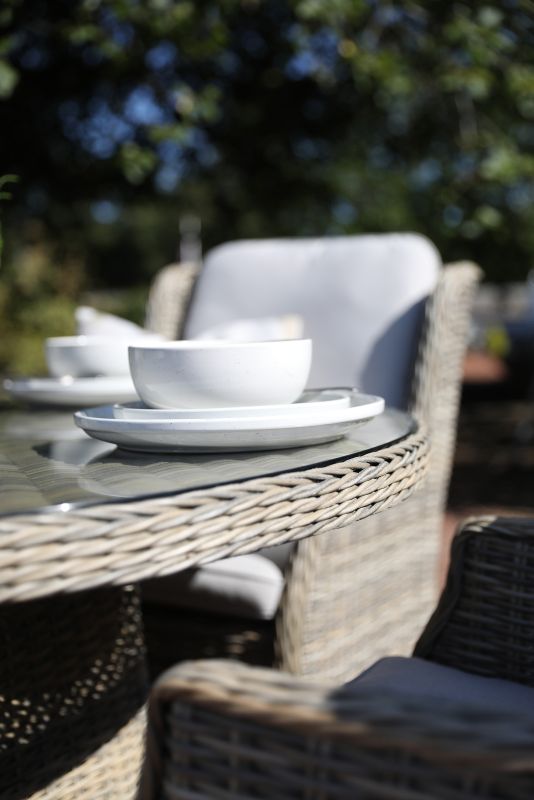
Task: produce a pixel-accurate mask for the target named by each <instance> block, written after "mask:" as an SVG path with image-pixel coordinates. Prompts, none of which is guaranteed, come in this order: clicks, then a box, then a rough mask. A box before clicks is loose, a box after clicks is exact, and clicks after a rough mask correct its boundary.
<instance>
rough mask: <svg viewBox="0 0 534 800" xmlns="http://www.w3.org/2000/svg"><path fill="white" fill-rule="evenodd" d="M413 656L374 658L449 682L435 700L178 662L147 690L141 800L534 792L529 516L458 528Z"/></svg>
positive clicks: (533, 562) (405, 799)
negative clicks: (446, 576)
mask: <svg viewBox="0 0 534 800" xmlns="http://www.w3.org/2000/svg"><path fill="white" fill-rule="evenodd" d="M415 655H417V656H418V658H407V659H385V662H396V661H398V662H403V666H404V669H405V671H406V669H408V671H410V670H411V669H413V668H414V667H416V668H417V666H418V665H419V666H420V665H424V667H425V669H427V670H428V669H429V670H430V671H431V672H432V671H436V670H437V671H438V672H441V671H442V672H444V673H445V674H447V675H448V676H449V678H451V676H452V683H451V685H450V686H449V689H448V697H447V699H446V700H445V699H444V697H443V694H442V688H441V687H440V686H439V685H437V686H433V687H430V688H429V687H428V686H427V687H426V689H424V690H423V691H421V690H420V687H419V691H418V687H413V686H412V688H411V689H410V690H407V689H406V687H401V686H399V685H398V683H397V682H396V681H390V682H389V689H385V688H384V685H382V686H380V685H377V684H375V685H373V684H372V683H370V682H369V676H370V675H372V672H373V670H370V671H369V672H368V673H367V677H366V674H364V675H363V676H361V678H360V679H357V680H356V681H354V682H353V683H352V684H349V685H348V686H345V687H342V688H335V687H333V686H331V685H330V686H324V685H321V684H318V683H311V682H309V681H304V680H302V679H300V678H295V677H292V676H289V675H287V674H283V673H280V672H275V671H272V670H265V669H258V668H254V667H250V666H245V665H242V664H236V663H231V662H223V661H205V662H190V663H185V664H182V665H181V666H179V667H177V668H175V669H174V670H171V671H169V672H168V673H166V674H165V675H164V676H162V677H161V678H160V680H159V682H158V683H157V685H156V687H155V688H154V690H153V693H152V701H151V707H150V712H149V719H150V723H149V746H150V750H149V754H150V756H149V760H148V762H147V769H146V774H145V786H144V789H145V792H144V795H143V796H144V798H145V800H149V799H153V798H156V797H157V798H158V800H170V798H173V800H179V799H180V798H183V800H185V798H187V800H194V799H195V798H205V797H210V798H221V799H222V798H230V797H231V798H232V799H233V800H238V799H239V798H247V800H251V798H255V797H257V798H260V797H261V798H271V797H272V798H277V800H286V799H287V800H289V798H291V800H296V799H297V798H302V799H303V800H304V798H306V799H307V800H310V798H321V800H337V798H339V800H341V798H351V799H352V798H356V797H357V798H359V799H361V800H371V798H375V799H376V798H388V800H395V798H396V799H397V800H424V799H425V800H426V798H433V800H467V798H482V797H484V798H493V799H494V800H497V798H499V799H500V800H503V798H507V800H527V798H529V799H530V798H532V797H534V520H521V519H515V520H504V519H491V520H490V519H485V520H478V521H470V522H468V523H467V524H466V525H465V527H464V528H463V530H461V531H460V533H459V534H458V535H457V537H456V539H455V541H454V543H453V558H452V566H451V568H450V571H449V579H448V584H447V587H446V589H445V591H444V593H443V595H442V598H441V601H440V603H439V605H438V608H437V610H436V612H435V613H434V615H433V617H432V618H431V620H430V622H429V624H428V625H427V627H426V629H425V631H424V633H423V635H422V636H421V638H420V640H419V642H418V644H417V647H416V650H415ZM443 665H447V666H443ZM438 684H439V682H438ZM466 686H467V694H466ZM473 692H479V693H481V694H479V697H478V699H477V698H476V697H475V696H474V695H473ZM510 698H511V699H510Z"/></svg>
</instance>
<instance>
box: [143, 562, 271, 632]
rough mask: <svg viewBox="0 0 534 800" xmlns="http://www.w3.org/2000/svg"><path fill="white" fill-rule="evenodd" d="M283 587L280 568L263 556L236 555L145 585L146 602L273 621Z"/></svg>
mask: <svg viewBox="0 0 534 800" xmlns="http://www.w3.org/2000/svg"><path fill="white" fill-rule="evenodd" d="M283 585H284V579H283V575H282V572H281V570H280V568H279V567H278V566H277V565H276V564H275V563H274V561H272V560H270V559H268V558H264V557H263V556H261V555H256V554H254V555H249V556H235V557H234V558H229V559H226V560H224V561H217V562H214V563H213V564H206V565H205V566H203V567H199V568H198V569H190V570H186V571H184V572H179V573H177V574H176V575H169V576H167V577H165V578H157V579H155V580H151V581H146V582H145V583H144V584H143V587H142V588H143V599H144V601H145V602H148V603H153V604H157V605H164V606H166V607H167V608H171V607H172V608H179V609H183V608H193V609H195V610H197V611H209V612H212V613H215V614H222V615H226V616H235V617H244V618H246V619H259V620H270V619H272V618H273V617H274V615H275V614H276V611H277V609H278V605H279V603H280V597H281V594H282V589H283Z"/></svg>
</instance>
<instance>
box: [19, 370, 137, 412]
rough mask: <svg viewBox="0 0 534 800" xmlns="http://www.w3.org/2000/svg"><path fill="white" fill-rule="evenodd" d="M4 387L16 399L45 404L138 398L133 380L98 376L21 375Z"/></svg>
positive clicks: (76, 404)
mask: <svg viewBox="0 0 534 800" xmlns="http://www.w3.org/2000/svg"><path fill="white" fill-rule="evenodd" d="M3 386H4V389H5V390H6V392H8V393H9V394H10V395H11V396H12V397H14V398H15V399H16V400H23V401H24V402H26V403H32V404H35V405H43V406H44V405H46V406H64V407H67V408H79V407H80V406H86V405H88V404H90V403H94V404H95V405H97V404H99V403H100V404H102V403H127V402H128V401H130V400H135V399H138V394H137V392H136V391H135V388H134V385H133V383H132V379H131V378H130V376H129V375H126V376H124V377H122V376H121V377H116V378H114V377H108V376H98V377H95V378H21V379H20V380H9V379H8V380H5V381H4V384H3Z"/></svg>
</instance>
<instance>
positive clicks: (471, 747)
mask: <svg viewBox="0 0 534 800" xmlns="http://www.w3.org/2000/svg"><path fill="white" fill-rule="evenodd" d="M466 723H468V724H466ZM148 724H149V727H148V749H147V752H148V757H147V762H146V765H145V766H146V768H145V773H144V776H143V792H142V797H143V798H145V800H155V798H156V797H157V798H171V797H182V796H183V797H186V796H187V797H199V798H200V797H223V796H224V797H228V798H230V797H232V798H235V799H236V800H238V798H247V799H248V798H252V797H262V798H267V797H272V798H275V797H276V798H286V797H288V798H289V797H304V796H308V795H307V794H305V791H304V790H305V789H306V788H307V789H308V791H310V792H311V791H312V789H314V790H315V791H317V792H318V789H319V784H320V788H324V794H321V797H323V796H324V797H325V798H326V797H327V798H329V800H330V798H338V797H339V798H348V797H354V796H360V795H359V794H357V789H358V788H361V789H364V788H367V789H369V788H370V787H371V786H372V787H373V789H374V793H373V792H371V793H370V794H369V795H367V794H365V796H366V797H367V796H369V797H371V796H372V797H375V796H376V797H378V796H380V797H386V796H387V797H392V798H393V797H399V798H400V797H403V798H407V799H408V798H410V799H411V798H412V797H414V798H415V797H416V796H417V797H423V796H432V797H435V798H437V797H441V794H438V793H434V792H432V791H431V786H433V783H430V782H429V787H427V788H428V794H424V795H423V794H421V795H419V794H417V795H415V794H414V795H412V794H404V793H402V794H396V793H395V792H393V791H392V792H391V793H390V794H388V793H387V792H385V786H384V783H385V784H387V785H389V784H388V783H387V782H388V781H389V780H391V781H393V783H392V787H393V786H397V787H398V786H401V785H403V786H404V785H412V784H410V783H406V784H404V783H402V780H406V781H408V782H409V781H410V780H413V779H414V774H415V775H418V773H419V770H420V771H421V774H422V775H423V778H425V775H426V774H428V773H429V771H430V773H431V774H432V780H434V779H437V782H438V784H439V782H440V781H441V779H443V782H444V783H445V782H447V781H450V780H451V775H453V776H454V775H455V774H456V773H457V777H458V780H459V781H461V780H464V779H466V775H467V774H468V780H469V781H472V780H473V773H474V771H475V772H476V771H477V770H480V772H479V774H481V773H482V770H483V772H484V775H485V776H487V774H488V772H490V773H491V774H492V775H493V776H496V775H498V773H501V778H502V773H503V772H504V773H506V780H507V781H509V780H510V775H509V771H510V770H514V769H518V768H519V769H520V770H522V771H523V776H522V780H523V779H524V778H525V773H529V772H530V773H531V774H530V775H529V776H528V780H529V781H530V783H529V786H530V787H531V789H532V790H534V758H533V757H532V751H533V746H534V722H533V720H532V715H531V716H530V720H528V719H527V718H525V719H524V720H522V719H520V720H518V718H517V715H512V714H510V715H508V714H507V713H504V712H503V713H502V714H501V713H499V714H497V713H496V712H495V710H493V711H492V712H489V711H488V713H487V714H486V713H483V712H481V711H480V709H479V710H478V711H477V714H476V718H473V714H472V709H467V708H465V707H462V706H461V705H459V704H457V705H455V704H447V705H446V707H444V704H443V702H439V703H438V702H437V701H435V700H434V701H432V700H429V698H428V697H424V698H418V697H416V696H414V695H411V696H407V695H400V694H398V693H391V694H389V695H385V694H384V692H383V691H380V692H377V691H373V690H372V689H371V690H370V689H369V687H366V688H363V687H357V686H354V685H352V686H350V685H349V686H345V687H334V686H332V685H329V686H325V685H323V684H321V685H319V684H313V683H311V682H309V681H305V680H302V679H299V678H296V677H294V676H291V675H288V674H285V673H281V672H278V671H275V670H268V669H260V668H256V667H250V666H247V665H244V664H240V663H236V662H230V661H213V660H212V661H193V662H184V663H183V664H181V665H180V666H178V667H175V668H173V669H172V670H169V671H168V672H166V673H164V675H162V676H161V677H160V679H159V680H158V682H157V683H156V685H155V686H154V688H153V690H152V693H151V699H150V704H149V723H148ZM421 765H422V766H421ZM451 770H452V772H451ZM455 771H456V772H455ZM399 775H401V776H402V779H401V778H399ZM384 776H385V777H384ZM439 776H441V778H440V777H439ZM399 781H400V782H399ZM321 782H322V783H321ZM260 783H261V792H260V793H258V794H256V793H255V789H254V786H255V785H259V784H260ZM271 783H272V789H271ZM425 785H426V784H425ZM177 786H179V787H180V789H181V790H182V791H183V792H184V793H183V794H180V793H179V791H178V793H173V791H172V788H171V787H174V792H176V787H177ZM380 787H382V794H380V793H377V788H378V789H380ZM224 789H225V790H226V791H227V792H228V794H225V793H224ZM449 789H450V787H449ZM449 789H448V790H447V791H449ZM187 790H189V791H190V794H188V793H187ZM269 790H270V791H271V792H272V793H269ZM219 791H220V792H221V793H219ZM284 791H287V795H286V794H285V793H284ZM291 791H295V793H294V794H292V793H291ZM350 791H353V792H354V794H350ZM196 792H198V794H197V793H196ZM298 792H302V793H298ZM319 794H320V793H319V792H318V793H317V795H314V796H319ZM310 796H311V794H310ZM445 796H446V797H452V794H447V795H444V797H445ZM454 796H455V797H458V798H460V797H462V798H463V797H464V796H465V797H468V796H469V797H470V796H471V795H468V794H466V795H463V794H458V795H456V794H455V795H454ZM477 796H478V795H477ZM492 796H493V795H492ZM506 796H509V797H512V796H514V797H515V795H511V794H509V795H506ZM525 796H526V795H525Z"/></svg>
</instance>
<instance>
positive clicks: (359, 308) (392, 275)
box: [185, 233, 441, 408]
mask: <svg viewBox="0 0 534 800" xmlns="http://www.w3.org/2000/svg"><path fill="white" fill-rule="evenodd" d="M440 264H441V262H440V258H439V254H438V252H437V250H436V249H435V247H434V245H433V244H432V243H431V242H430V241H429V240H428V239H426V238H424V237H423V236H420V235H418V234H410V233H407V234H381V235H376V236H345V237H332V238H320V239H267V240H258V241H241V242H230V243H228V244H224V245H221V246H220V247H217V248H215V249H214V250H212V251H211V252H210V253H209V254H208V255H207V257H206V260H205V263H204V266H203V269H202V272H201V275H200V278H199V281H198V284H197V286H196V289H195V292H194V296H193V299H192V304H191V308H190V310H189V314H188V319H187V322H186V326H185V335H186V336H187V337H188V338H194V337H195V336H198V335H201V334H202V333H203V332H204V331H205V330H208V329H210V328H213V327H214V326H222V325H225V324H228V323H230V322H232V321H235V320H239V319H250V318H254V317H258V318H265V317H271V316H273V315H274V316H279V315H286V314H296V315H298V316H299V317H301V318H302V319H303V321H304V331H303V335H304V336H306V337H311V338H312V340H313V348H314V353H313V363H312V369H311V373H310V379H309V382H308V385H309V386H311V387H314V388H319V387H328V386H349V385H350V386H357V387H358V388H360V389H361V390H362V391H366V392H370V393H374V394H378V395H381V396H382V397H384V398H385V399H386V401H387V402H388V403H389V404H390V405H394V406H397V407H401V408H402V407H405V406H406V402H407V400H408V393H409V387H410V383H411V376H412V368H413V364H414V359H415V356H416V352H417V344H418V338H419V334H420V330H421V324H422V320H423V312H424V302H425V300H426V298H427V297H428V296H429V294H431V292H432V291H433V289H434V288H435V285H436V281H437V278H438V273H439V269H440Z"/></svg>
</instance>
